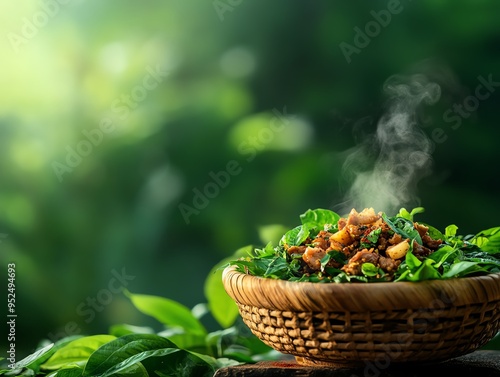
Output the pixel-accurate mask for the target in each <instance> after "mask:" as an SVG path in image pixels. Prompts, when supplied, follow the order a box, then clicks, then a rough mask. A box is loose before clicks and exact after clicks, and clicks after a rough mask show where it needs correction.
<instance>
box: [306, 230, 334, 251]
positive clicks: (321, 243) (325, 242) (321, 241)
mask: <svg viewBox="0 0 500 377" xmlns="http://www.w3.org/2000/svg"><path fill="white" fill-rule="evenodd" d="M331 236H332V233H330V232H327V231H325V230H322V231H320V232H319V233H318V235H317V236H316V238H314V239H313V240H312V242H311V243H312V244H313V246H314V247H319V248H321V249H323V250H326V249H328V248H329V247H330V242H329V240H330V237H331Z"/></svg>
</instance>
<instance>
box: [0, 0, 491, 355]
mask: <svg viewBox="0 0 500 377" xmlns="http://www.w3.org/2000/svg"><path fill="white" fill-rule="evenodd" d="M0 14H1V16H0V17H1V22H0V29H1V32H0V35H1V36H2V38H1V39H0V40H1V42H0V43H1V44H0V64H1V65H0V66H1V73H0V84H1V90H0V233H1V234H2V238H0V241H2V242H1V244H0V261H1V265H2V266H3V267H2V271H4V277H3V278H2V280H4V283H2V286H4V287H5V286H6V283H5V281H6V279H7V273H6V270H7V268H6V266H7V263H11V262H15V263H16V271H17V277H16V289H17V291H16V294H17V308H16V310H17V313H18V315H19V317H18V319H17V347H18V355H19V357H20V356H22V355H23V352H24V353H27V352H30V351H32V350H33V348H34V347H35V346H36V344H37V342H38V341H39V340H40V339H43V338H52V340H54V339H57V338H58V337H61V336H63V335H69V333H76V332H80V333H87V334H89V333H100V332H107V330H108V328H109V326H110V325H111V324H113V323H122V322H126V323H132V324H137V325H140V324H144V318H143V317H141V316H140V315H139V314H138V313H137V311H136V310H135V309H133V308H132V306H131V305H130V303H129V302H128V300H127V299H126V298H124V296H123V295H122V294H120V293H114V291H117V290H118V289H119V288H120V286H126V288H127V289H129V290H130V291H132V292H135V293H145V294H154V295H159V296H164V297H169V298H172V299H174V300H177V301H180V302H182V303H183V304H185V305H187V306H189V307H192V306H193V305H195V304H197V303H199V302H203V301H205V299H204V296H203V281H204V279H205V277H206V275H207V274H208V272H209V270H210V269H211V267H212V266H213V265H214V264H215V263H216V262H218V261H219V260H220V259H222V258H224V257H226V256H228V255H230V254H231V253H232V252H233V251H234V250H236V249H237V248H239V247H241V246H244V245H248V244H252V243H253V244H259V245H260V244H262V242H263V241H262V240H261V238H259V230H260V231H261V233H262V230H263V229H264V230H265V229H268V228H265V227H266V226H268V225H271V224H283V225H285V226H294V225H296V224H297V223H298V215H299V214H300V213H302V212H304V211H305V210H307V209H308V208H317V207H323V208H333V207H334V206H335V205H336V204H337V203H339V202H341V201H342V200H343V194H344V193H345V190H346V189H347V188H348V187H349V181H347V180H346V179H344V178H343V177H344V176H343V173H342V164H343V162H344V159H345V157H346V155H347V154H346V153H347V152H346V151H348V150H350V149H351V148H352V147H354V146H355V145H357V142H358V141H359V137H360V136H359V135H360V132H370V131H373V128H374V124H375V123H376V120H377V119H378V118H379V117H380V116H381V115H382V114H383V112H384V104H385V101H386V98H385V97H384V94H383V92H382V87H383V84H384V82H385V80H386V79H387V78H388V77H389V76H391V75H394V74H404V73H408V72H417V71H419V70H424V71H425V72H426V73H428V74H429V76H430V77H432V78H433V79H436V80H438V82H439V83H440V85H441V88H442V97H441V100H440V101H439V102H438V103H437V104H436V105H434V106H433V107H429V108H427V109H426V113H425V116H424V118H422V119H423V120H424V121H423V128H422V129H423V131H424V132H425V133H426V134H427V135H428V137H429V139H431V140H433V145H434V149H433V152H432V158H433V166H432V173H431V174H430V175H428V176H427V177H425V179H423V180H421V181H420V182H419V184H418V191H417V192H418V196H419V198H420V200H421V204H422V206H424V207H425V208H426V212H425V214H423V215H421V219H423V220H425V221H427V222H429V223H431V224H433V225H435V226H437V227H440V228H443V227H444V226H446V225H448V224H450V223H455V224H457V225H458V226H459V228H460V229H459V231H461V232H462V233H474V232H476V231H479V230H481V229H484V228H488V227H492V226H498V225H500V221H499V219H498V213H500V201H499V200H498V187H499V182H500V179H499V175H498V174H499V168H498V163H499V153H498V151H497V148H498V147H497V145H498V142H499V140H500V129H499V127H498V121H499V116H498V103H499V99H500V94H499V92H500V90H498V84H491V85H490V86H491V87H490V89H491V90H489V92H481V94H482V96H483V97H485V96H486V95H485V93H487V94H488V98H483V99H480V100H478V99H477V97H475V96H476V89H477V87H478V85H480V84H481V82H482V81H481V80H480V77H481V78H484V79H486V80H488V78H489V80H490V82H491V81H492V82H499V81H500V48H499V46H500V23H499V22H498V14H500V2H498V1H495V0H481V1H478V0H439V1H436V0H422V1H418V2H417V1H409V0H408V1H404V0H402V1H401V2H398V1H394V0H391V1H365V2H340V1H331V2H327V1H324V2H304V1H290V0H288V1H283V0H276V1H273V2H267V1H263V0H252V1H249V0H215V1H210V0H207V1H186V0H171V1H156V0H150V1H148V2H147V3H140V2H136V1H129V0H122V1H117V0H109V1H105V2H104V1H92V0H87V1H80V0H73V1H72V0H64V1H63V0H59V1H57V0H44V1H33V0H26V1H23V2H18V3H16V2H8V3H4V4H2V9H1V12H0ZM377 25H378V26H377ZM367 33H368V34H370V35H371V36H369V35H367ZM361 34H364V35H365V36H364V37H363V36H362V35H361ZM347 45H349V46H350V47H346V46H347ZM341 46H343V47H341ZM346 48H348V50H346ZM346 51H349V53H346ZM495 85H497V86H495ZM469 96H473V97H475V98H476V99H470V98H469V99H468V100H467V98H468V97H469ZM464 101H466V102H465V103H464ZM467 101H468V102H467ZM458 105H460V106H462V107H464V106H468V107H469V108H473V111H469V112H467V113H464V114H465V115H460V117H459V118H458V120H455V121H453V122H451V121H450V120H446V119H445V117H444V114H445V113H446V112H447V111H449V110H450V109H456V107H455V108H454V107H453V106H458ZM455 115H456V114H455ZM436 129H441V131H439V132H438V131H435V130H436ZM360 130H361V131H360ZM436 132H438V133H436ZM437 135H439V140H440V142H435V141H436V139H437ZM433 138H434V139H433ZM443 138H445V139H446V140H444V139H443ZM198 190H199V191H198ZM200 192H201V193H203V197H204V198H203V197H202V195H201V194H199V193H200ZM377 210H380V209H377ZM262 227H264V228H262ZM268 230H269V229H268ZM264 238H265V235H264ZM116 275H119V276H120V275H121V280H120V279H118V278H117V277H116ZM124 275H126V276H124ZM5 292H6V289H3V291H2V295H3V296H2V297H5V298H4V301H3V302H6V293H5ZM2 306H3V307H4V308H3V309H2V310H4V309H5V308H6V304H2ZM0 343H1V344H2V347H3V344H5V342H3V341H2V342H0Z"/></svg>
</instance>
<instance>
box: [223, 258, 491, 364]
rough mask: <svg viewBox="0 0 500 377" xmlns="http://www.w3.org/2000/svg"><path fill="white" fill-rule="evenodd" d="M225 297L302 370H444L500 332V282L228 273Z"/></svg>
mask: <svg viewBox="0 0 500 377" xmlns="http://www.w3.org/2000/svg"><path fill="white" fill-rule="evenodd" d="M222 279H223V283H224V287H225V289H226V291H227V293H228V294H229V295H230V296H231V297H232V298H233V299H234V300H235V301H236V303H237V305H238V308H239V311H240V314H241V316H242V318H243V321H244V322H245V324H246V325H247V326H248V327H249V328H250V329H251V331H252V332H253V333H254V334H255V335H256V336H257V337H259V338H260V339H261V340H262V341H263V342H264V343H266V344H267V345H269V346H271V347H272V348H274V349H275V350H277V351H280V352H282V353H286V354H291V355H294V356H295V358H296V360H297V362H298V363H300V364H303V365H317V364H319V365H324V364H327V365H332V366H357V365H360V364H364V363H367V362H377V361H378V362H382V363H388V362H394V363H408V362H419V363H421V362H438V361H443V360H446V359H450V358H453V357H457V356H460V355H464V354H467V353H469V352H472V351H474V350H476V349H477V348H479V347H481V346H483V345H484V344H486V343H487V342H488V341H489V340H491V339H492V338H493V337H494V336H495V334H497V332H498V331H499V330H500V274H498V273H497V274H490V275H485V276H479V277H465V278H457V279H451V280H429V281H423V282H417V283H413V282H388V283H342V284H336V283H327V284H320V283H306V282H289V281H284V280H273V279H266V278H261V277H255V276H251V275H247V274H243V273H240V272H237V271H236V270H235V268H234V267H227V268H226V269H225V270H224V272H223V278H222Z"/></svg>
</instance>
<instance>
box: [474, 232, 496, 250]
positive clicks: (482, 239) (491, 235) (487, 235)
mask: <svg viewBox="0 0 500 377" xmlns="http://www.w3.org/2000/svg"><path fill="white" fill-rule="evenodd" d="M471 242H472V243H474V244H475V245H477V246H479V247H480V248H481V249H482V250H483V251H486V252H488V253H500V227H496V228H490V229H487V230H483V231H482V232H480V233H478V234H477V235H476V236H475V237H474V238H473V240H472V241H471Z"/></svg>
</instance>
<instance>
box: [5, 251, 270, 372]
mask: <svg viewBox="0 0 500 377" xmlns="http://www.w3.org/2000/svg"><path fill="white" fill-rule="evenodd" d="M251 249H252V248H250V247H246V248H241V249H239V250H237V251H236V252H235V253H234V254H233V256H232V257H231V258H235V257H240V256H242V255H243V254H246V253H247V252H249V251H250V250H251ZM224 265H227V259H225V260H222V261H221V262H219V263H218V264H217V265H215V266H214V268H213V269H212V272H211V273H210V274H209V275H208V276H207V278H206V280H205V293H206V299H207V301H208V304H199V305H196V306H195V307H194V308H193V309H192V310H189V309H188V308H187V307H185V306H184V305H182V304H180V303H178V302H176V301H174V300H170V299H167V298H164V297H157V296H151V295H142V294H134V293H130V292H129V291H126V290H124V294H125V295H126V297H128V298H129V299H130V302H131V303H132V305H133V306H134V307H135V309H136V310H138V311H139V312H141V313H143V314H145V315H147V316H150V317H152V318H154V319H156V320H157V321H158V322H159V324H160V325H162V326H163V327H164V328H163V330H161V331H160V332H158V333H155V332H154V331H153V329H151V328H149V327H143V326H134V325H129V324H116V325H113V326H112V327H111V328H110V334H101V335H91V336H71V337H66V338H63V339H61V340H60V341H58V342H57V343H55V344H53V343H51V344H48V345H45V346H43V347H40V348H39V349H38V350H36V351H35V352H33V353H32V354H31V355H29V356H27V357H25V358H24V359H22V360H20V361H18V362H17V363H16V364H15V368H14V369H12V370H10V369H2V370H0V375H5V376H35V375H36V376H47V377H49V376H50V377H61V376H62V377H111V376H116V377H121V376H127V377H133V376H137V377H139V376H178V377H191V376H200V377H210V376H213V374H214V373H215V371H216V370H217V369H219V368H222V367H225V366H230V365H237V364H240V363H242V362H245V363H252V362H255V361H257V360H261V359H266V358H274V357H275V353H274V352H273V351H271V349H270V348H269V347H268V346H266V345H265V344H263V343H262V342H261V341H260V340H259V339H257V338H256V337H255V336H254V335H253V334H251V333H250V332H249V331H248V329H247V328H246V327H244V325H242V323H241V322H237V321H236V319H237V318H238V311H237V308H236V305H235V303H234V302H233V301H232V300H231V298H230V297H229V296H228V295H227V293H226V292H225V290H224V287H223V285H222V283H220V282H221V274H222V271H221V267H222V266H224ZM223 313H226V316H227V317H226V318H223ZM204 314H212V316H213V317H214V318H216V319H218V322H219V324H220V325H221V329H219V330H216V331H211V332H209V331H208V330H207V329H206V327H205V326H204V325H203V324H202V322H201V318H200V316H203V315H204Z"/></svg>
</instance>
